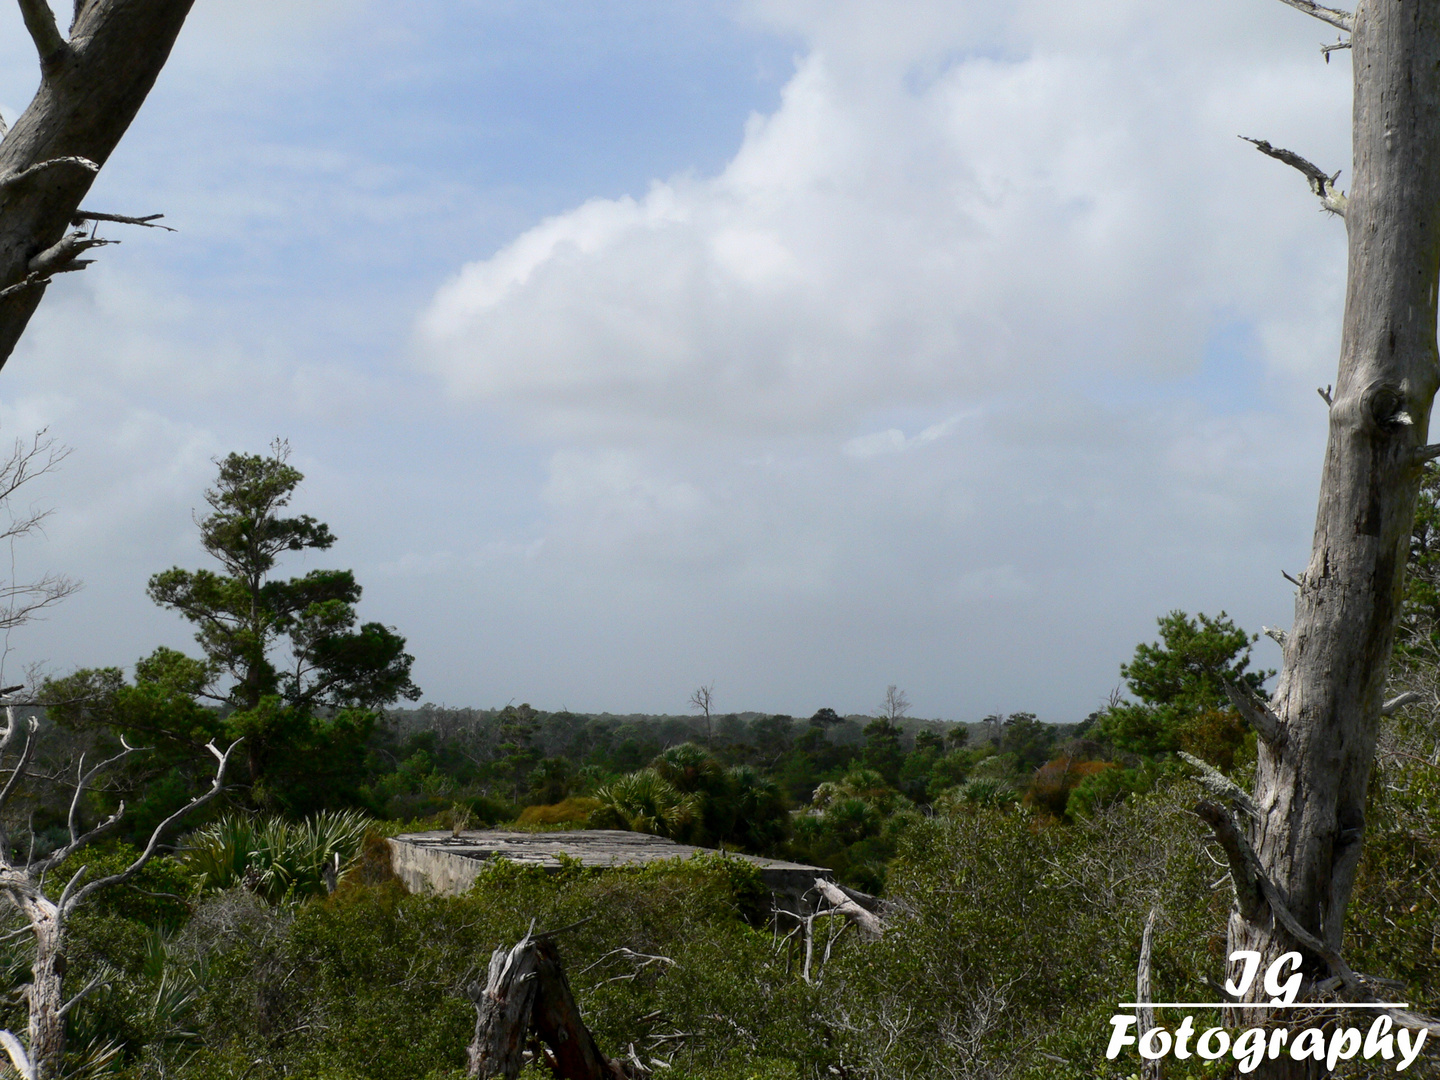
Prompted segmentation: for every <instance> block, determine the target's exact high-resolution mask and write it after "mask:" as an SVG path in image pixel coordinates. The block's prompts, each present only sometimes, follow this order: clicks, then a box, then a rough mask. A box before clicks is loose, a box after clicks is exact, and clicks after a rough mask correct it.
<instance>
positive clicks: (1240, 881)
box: [1195, 801, 1262, 919]
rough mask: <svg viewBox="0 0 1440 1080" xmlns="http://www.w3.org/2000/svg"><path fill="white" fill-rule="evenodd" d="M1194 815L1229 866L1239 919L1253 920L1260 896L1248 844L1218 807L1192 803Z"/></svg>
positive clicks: (1256, 912)
mask: <svg viewBox="0 0 1440 1080" xmlns="http://www.w3.org/2000/svg"><path fill="white" fill-rule="evenodd" d="M1195 814H1196V816H1197V817H1199V818H1200V820H1201V821H1203V822H1205V824H1207V825H1209V826H1210V830H1211V832H1213V833H1214V834H1215V839H1216V840H1217V841H1218V842H1219V844H1220V847H1221V849H1222V850H1223V851H1224V852H1225V857H1226V859H1227V860H1228V861H1229V863H1230V881H1231V883H1232V884H1233V885H1234V886H1235V902H1236V904H1237V905H1238V906H1239V908H1240V914H1241V916H1242V917H1243V918H1245V919H1252V918H1254V916H1255V915H1256V914H1258V913H1259V910H1260V901H1261V899H1262V894H1261V892H1260V887H1259V885H1258V884H1257V883H1256V881H1255V873H1256V866H1257V862H1256V859H1255V853H1254V851H1252V850H1251V848H1250V841H1248V840H1246V839H1245V835H1244V833H1242V832H1241V831H1240V830H1239V828H1237V827H1236V825H1235V821H1234V819H1233V818H1232V817H1231V816H1230V814H1229V812H1228V811H1227V810H1226V809H1225V808H1224V807H1223V806H1221V805H1220V804H1219V803H1213V802H1208V801H1206V802H1199V803H1196V804H1195Z"/></svg>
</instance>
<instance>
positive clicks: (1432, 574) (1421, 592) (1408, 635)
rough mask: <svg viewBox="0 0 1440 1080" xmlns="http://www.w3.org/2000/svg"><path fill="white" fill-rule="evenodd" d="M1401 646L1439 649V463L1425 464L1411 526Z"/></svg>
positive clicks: (1428, 651)
mask: <svg viewBox="0 0 1440 1080" xmlns="http://www.w3.org/2000/svg"><path fill="white" fill-rule="evenodd" d="M1398 630H1399V641H1398V647H1399V651H1400V652H1401V654H1402V655H1405V654H1412V655H1422V656H1428V657H1430V658H1432V659H1433V657H1434V656H1435V654H1436V651H1437V650H1440V467H1437V466H1436V465H1435V463H1434V462H1429V463H1427V464H1426V465H1425V469H1424V475H1423V477H1422V479H1421V482H1420V494H1419V497H1418V498H1417V499H1416V502H1415V524H1414V525H1413V526H1412V528H1411V530H1410V555H1409V559H1408V561H1407V563H1406V567H1405V601H1404V605H1403V607H1402V608H1401V614H1400V625H1399V628H1398Z"/></svg>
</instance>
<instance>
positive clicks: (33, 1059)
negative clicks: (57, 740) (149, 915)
mask: <svg viewBox="0 0 1440 1080" xmlns="http://www.w3.org/2000/svg"><path fill="white" fill-rule="evenodd" d="M21 727H22V725H21V723H20V722H19V720H18V719H17V718H16V716H15V706H14V705H13V704H11V705H7V706H6V708H5V725H4V727H3V728H0V899H3V901H4V902H6V903H8V904H9V905H10V906H11V907H13V908H14V909H15V910H17V911H18V912H20V914H22V915H23V916H24V917H25V919H26V921H27V922H28V923H29V928H30V932H31V934H32V935H33V936H34V939H35V960H34V962H33V963H32V964H31V965H30V983H29V985H27V986H26V987H25V990H24V994H25V1004H26V1009H27V1012H28V1013H29V1022H28V1024H27V1026H26V1042H25V1043H23V1044H22V1043H21V1042H20V1040H19V1038H17V1037H16V1035H15V1034H14V1032H12V1031H9V1030H0V1047H3V1049H4V1051H5V1053H6V1055H7V1056H8V1057H9V1059H10V1064H11V1066H12V1067H13V1068H14V1070H15V1072H17V1073H18V1074H19V1075H20V1076H21V1077H22V1078H23V1080H53V1078H54V1077H57V1076H59V1075H60V1071H61V1068H62V1066H63V1065H64V1061H65V1021H66V1017H67V1016H68V1015H69V1013H70V1011H71V1009H73V1008H74V1007H75V1005H76V1004H77V1003H79V1002H80V1001H81V1000H82V999H83V998H84V997H85V995H86V994H88V993H90V992H91V991H92V990H94V989H95V988H96V987H97V986H99V985H100V982H99V980H98V979H96V980H92V981H91V983H90V984H89V985H88V986H86V987H84V988H83V989H82V990H80V992H79V993H77V994H74V995H73V996H71V998H70V999H69V1000H68V1001H67V1000H66V999H65V995H64V981H65V969H66V966H67V961H66V957H65V939H66V932H67V929H68V925H69V921H70V918H71V917H72V916H73V915H74V913H75V911H76V909H78V908H79V907H80V905H81V904H83V903H84V902H85V901H86V900H88V899H89V898H90V897H91V896H93V895H94V894H95V893H96V892H98V891H99V890H101V889H104V888H107V887H109V886H111V885H120V884H123V883H125V882H126V881H129V880H130V879H131V878H132V877H134V876H135V875H136V874H137V873H139V872H140V870H141V868H143V867H144V865H145V864H146V863H147V862H149V861H150V859H152V858H153V857H154V856H155V852H156V851H157V850H158V849H159V845H160V840H161V838H162V837H164V836H165V835H166V833H167V832H168V831H169V829H170V828H171V827H172V826H174V825H175V824H177V823H178V822H179V821H180V819H181V818H182V817H184V816H185V815H186V814H188V813H190V811H192V810H195V809H198V808H199V807H201V806H204V805H205V804H206V803H208V802H209V801H210V800H211V799H213V798H215V796H217V795H218V794H220V792H221V791H222V790H223V788H224V784H225V768H226V765H227V764H228V763H229V760H230V754H231V753H232V752H233V751H234V749H235V745H237V744H232V745H231V746H230V748H229V749H228V750H226V751H225V752H224V753H221V751H220V750H218V749H216V747H215V745H214V744H213V743H212V744H209V745H208V749H209V750H210V752H211V753H213V754H214V755H215V758H216V761H217V766H216V769H215V779H214V782H213V783H212V784H211V785H210V788H209V790H207V791H206V792H205V793H204V794H202V795H198V796H196V797H195V798H193V799H191V800H190V801H189V802H188V803H186V804H185V805H184V806H183V807H181V808H180V809H179V810H177V811H176V812H175V813H173V814H171V815H170V816H169V817H167V818H166V819H165V820H164V821H162V822H161V823H160V824H159V825H157V826H156V827H155V830H154V831H153V832H152V833H151V834H150V840H149V843H147V844H146V845H145V850H144V851H142V852H141V853H140V854H139V855H138V856H137V857H136V858H135V859H134V860H133V861H132V862H131V863H130V865H129V866H127V867H126V868H125V869H124V870H121V871H119V872H117V873H114V874H107V875H105V876H104V877H99V878H95V879H93V880H91V881H86V880H85V877H86V870H87V867H85V866H81V867H80V868H79V869H78V870H76V871H75V873H74V874H73V875H72V876H71V878H70V880H69V881H68V882H67V883H65V885H64V887H63V889H62V890H61V892H60V896H59V899H54V900H52V899H51V898H50V897H48V896H46V895H45V889H44V886H45V878H46V875H47V874H49V873H50V872H51V871H52V870H54V869H55V868H56V867H57V866H59V865H60V864H61V863H63V862H64V861H65V860H66V859H68V858H69V857H70V856H72V855H74V854H76V853H77V852H79V851H82V850H84V849H85V848H86V847H88V846H89V845H90V844H91V843H93V842H94V841H95V840H98V839H99V838H100V837H101V836H103V835H104V834H105V833H106V832H107V831H108V830H110V829H111V828H113V827H114V826H115V825H116V824H117V823H118V822H119V821H120V819H121V817H122V816H123V815H124V813H125V804H124V803H121V804H120V806H119V808H118V809H117V810H116V811H115V812H114V813H113V814H111V815H110V816H109V817H107V818H106V819H105V820H104V821H101V822H100V823H99V824H97V825H95V826H93V827H92V828H90V829H84V828H82V827H81V824H80V807H81V804H82V803H83V802H84V800H85V796H86V793H87V792H88V791H90V790H91V789H92V788H93V786H94V784H95V781H96V780H97V779H99V778H100V777H102V776H103V775H104V774H105V773H106V772H107V771H108V770H109V769H110V768H111V767H112V766H114V765H116V764H118V763H119V762H121V761H123V760H124V759H125V758H127V757H129V756H130V755H131V754H133V753H135V749H134V748H133V747H130V746H125V745H124V740H121V743H122V747H123V749H122V750H121V752H120V753H119V754H116V755H115V756H114V757H112V758H109V759H108V760H104V761H101V762H100V763H99V764H97V765H93V766H91V767H90V768H88V769H87V768H86V767H85V758H84V756H83V755H82V756H81V758H80V762H79V765H78V766H77V768H76V771H75V792H74V795H73V796H72V798H71V800H70V813H69V817H68V820H67V826H68V831H69V839H68V840H67V841H66V842H65V843H64V844H62V845H61V846H60V847H59V848H57V849H56V850H55V851H52V852H51V853H50V854H49V855H46V856H43V857H41V858H29V859H26V860H24V861H21V860H19V859H16V858H14V857H13V856H12V850H13V848H14V847H15V846H16V845H14V844H13V843H12V839H13V838H12V837H11V836H10V834H9V833H8V831H7V829H6V828H5V826H4V822H5V821H6V820H8V817H9V816H10V815H14V813H15V806H14V802H13V800H14V798H15V796H16V793H17V790H18V789H20V788H21V787H22V786H23V785H26V784H34V783H36V782H37V780H49V779H50V778H46V777H39V776H37V774H36V773H35V771H34V768H33V766H34V748H35V733H36V730H37V727H38V721H36V720H35V719H33V718H32V719H31V720H30V721H29V722H28V723H27V724H25V725H23V727H24V729H25V742H24V745H23V748H22V749H21V750H20V752H19V755H18V757H16V758H14V759H12V758H11V756H10V755H11V754H12V753H13V752H14V749H15V745H14V744H15V740H16V738H17V737H18V736H19V734H20V731H21ZM7 773H8V775H6V774H7ZM57 884H58V883H57Z"/></svg>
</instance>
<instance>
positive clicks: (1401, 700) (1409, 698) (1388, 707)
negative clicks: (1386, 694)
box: [1380, 690, 1421, 716]
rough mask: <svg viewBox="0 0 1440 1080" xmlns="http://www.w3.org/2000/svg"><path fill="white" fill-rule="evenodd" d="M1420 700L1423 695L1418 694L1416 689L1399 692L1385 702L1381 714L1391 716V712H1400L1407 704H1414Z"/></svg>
mask: <svg viewBox="0 0 1440 1080" xmlns="http://www.w3.org/2000/svg"><path fill="white" fill-rule="evenodd" d="M1420 700H1421V695H1419V694H1417V693H1416V692H1415V691H1414V690H1406V691H1405V692H1404V693H1403V694H1397V695H1396V696H1395V697H1393V698H1391V699H1390V700H1389V701H1387V702H1385V704H1384V705H1381V706H1380V715H1381V716H1390V715H1391V714H1393V713H1395V712H1398V711H1399V710H1400V709H1403V708H1404V707H1405V706H1406V705H1414V704H1415V702H1417V701H1420Z"/></svg>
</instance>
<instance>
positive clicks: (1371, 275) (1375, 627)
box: [1201, 0, 1440, 1077]
mask: <svg viewBox="0 0 1440 1080" xmlns="http://www.w3.org/2000/svg"><path fill="white" fill-rule="evenodd" d="M1285 2H1286V3H1288V4H1290V5H1291V6H1292V7H1296V8H1300V9H1301V10H1303V11H1306V12H1307V13H1309V14H1311V15H1314V16H1316V17H1317V18H1320V19H1322V20H1323V21H1325V22H1327V23H1329V24H1331V25H1332V26H1336V27H1339V28H1340V29H1342V30H1344V31H1348V32H1350V34H1351V38H1350V45H1351V48H1352V50H1353V53H1352V58H1353V64H1354V94H1355V101H1354V121H1353V123H1354V132H1353V139H1354V182H1353V186H1352V189H1351V191H1350V193H1349V197H1348V199H1347V198H1346V197H1345V196H1344V195H1341V194H1339V193H1338V192H1337V190H1336V189H1335V186H1334V185H1335V177H1334V176H1328V175H1327V174H1325V173H1324V172H1323V171H1322V170H1320V169H1319V168H1317V167H1316V166H1314V165H1311V164H1310V163H1309V162H1308V161H1305V160H1304V159H1303V158H1300V157H1299V156H1298V155H1296V154H1293V153H1290V152H1289V151H1285V150H1278V149H1276V148H1275V147H1272V146H1270V144H1269V143H1265V142H1257V143H1256V145H1257V146H1258V147H1259V149H1260V150H1261V151H1263V152H1265V153H1267V154H1269V155H1270V156H1272V157H1276V158H1278V159H1279V160H1281V161H1284V162H1286V163H1287V164H1290V165H1292V166H1294V167H1296V168H1298V169H1299V170H1300V171H1301V172H1302V173H1304V174H1305V175H1306V177H1307V179H1308V180H1309V182H1310V186H1311V190H1312V191H1314V193H1315V194H1316V195H1317V196H1319V197H1320V199H1321V201H1322V204H1323V205H1324V207H1325V209H1327V210H1330V211H1331V212H1333V213H1337V214H1341V215H1343V217H1344V219H1345V226H1346V231H1347V234H1348V238H1349V264H1348V281H1347V288H1346V297H1345V314H1344V324H1343V328H1342V332H1341V349H1340V368H1339V374H1338V376H1337V379H1336V383H1335V387H1334V391H1333V396H1332V394H1331V393H1329V392H1328V391H1322V392H1321V396H1322V397H1324V398H1325V399H1326V402H1327V404H1328V405H1329V406H1330V414H1329V442H1328V445H1327V447H1326V451H1325V463H1324V472H1323V476H1322V480H1321V485H1320V500H1319V512H1318V515H1317V519H1316V524H1315V537H1314V543H1313V547H1312V551H1311V557H1310V563H1309V565H1308V566H1307V568H1306V570H1305V572H1304V574H1303V575H1302V577H1301V578H1300V581H1299V586H1300V587H1299V592H1298V594H1297V597H1296V601H1295V622H1294V625H1293V627H1292V628H1291V630H1290V631H1289V633H1288V634H1286V635H1285V636H1284V640H1283V644H1284V664H1283V667H1282V669H1281V674H1280V679H1279V683H1278V686H1277V688H1276V690H1275V694H1274V696H1273V697H1272V699H1271V700H1270V702H1269V703H1262V702H1260V701H1258V700H1254V699H1247V698H1245V697H1242V694H1243V691H1241V690H1236V691H1235V694H1234V700H1235V703H1236V705H1237V706H1238V707H1239V708H1240V709H1241V711H1242V712H1243V713H1244V715H1245V716H1246V717H1247V719H1248V720H1249V721H1250V723H1251V725H1252V726H1253V727H1254V728H1255V729H1256V731H1257V732H1258V734H1259V736H1260V747H1259V766H1258V771H1257V775H1256V779H1255V787H1254V796H1253V801H1250V804H1249V805H1245V804H1246V802H1247V801H1246V800H1243V799H1231V800H1229V802H1230V806H1229V807H1226V806H1221V805H1219V804H1218V803H1207V804H1203V805H1202V808H1201V811H1202V816H1203V817H1205V819H1206V820H1207V821H1208V822H1210V824H1211V825H1212V827H1213V828H1214V830H1215V834H1216V837H1217V839H1219V841H1220V842H1221V844H1222V845H1223V846H1224V847H1225V849H1226V853H1227V855H1228V856H1229V859H1230V864H1231V871H1232V878H1233V880H1234V882H1235V889H1236V905H1235V909H1234V911H1233V912H1232V914H1231V917H1230V925H1229V943H1230V950H1231V951H1232V952H1234V951H1236V950H1241V949H1249V950H1254V951H1256V952H1258V953H1260V955H1261V968H1262V970H1263V969H1264V967H1265V966H1267V965H1269V964H1270V963H1271V962H1273V961H1274V960H1275V959H1277V958H1278V957H1279V956H1280V955H1282V954H1283V953H1286V952H1289V951H1292V950H1293V951H1298V952H1300V953H1301V954H1302V956H1303V957H1304V972H1305V975H1306V978H1307V985H1309V986H1311V987H1313V986H1314V984H1316V983H1318V982H1321V981H1322V980H1324V979H1327V978H1330V977H1332V976H1333V977H1338V978H1339V979H1340V980H1341V981H1342V982H1343V984H1344V988H1345V993H1346V994H1347V995H1348V996H1350V997H1351V998H1352V999H1358V998H1361V997H1365V996H1368V995H1369V991H1368V989H1367V988H1366V986H1365V985H1364V982H1363V980H1362V979H1360V978H1359V977H1357V976H1355V975H1354V974H1353V973H1352V972H1350V970H1349V968H1348V967H1347V966H1346V965H1345V963H1344V961H1343V959H1341V956H1340V950H1341V946H1342V942H1343V934H1344V920H1345V909H1346V906H1347V904H1348V903H1349V900H1350V893H1351V888H1352V886H1353V884H1354V879H1355V871H1356V867H1357V865H1358V863H1359V859H1360V851H1361V842H1362V839H1363V836H1364V829H1365V814H1364V807H1365V791H1366V785H1367V782H1368V779H1369V775H1370V770H1371V765H1372V762H1373V758H1374V750H1375V739H1376V730H1377V727H1378V724H1379V719H1380V716H1381V712H1382V707H1383V696H1384V689H1385V677H1386V669H1387V667H1388V664H1389V659H1390V652H1391V646H1392V642H1393V638H1394V631H1395V624H1396V620H1397V618H1398V615H1399V611H1400V601H1401V590H1402V585H1403V580H1402V578H1403V573H1404V568H1405V559H1406V553H1407V550H1408V544H1409V538H1410V529H1411V522H1412V519H1413V516H1414V509H1415V497H1416V492H1417V490H1418V486H1419V482H1420V467H1421V465H1422V463H1423V462H1424V461H1426V460H1428V459H1429V458H1431V457H1435V456H1437V455H1440V448H1436V447H1426V446H1425V441H1426V440H1425V435H1426V430H1427V428H1428V425H1429V420H1430V409H1431V404H1432V401H1433V399H1434V396H1435V391H1436V387H1437V382H1440V370H1437V359H1440V354H1437V348H1436V325H1435V322H1436V285H1437V278H1440V6H1437V5H1435V4H1432V3H1394V2H1386V3H1381V2H1379V0H1361V2H1360V4H1359V6H1358V8H1357V10H1356V11H1355V13H1354V15H1353V16H1352V15H1350V14H1348V13H1346V12H1342V11H1335V10H1332V9H1329V8H1325V7H1321V6H1319V5H1317V4H1315V3H1313V2H1312V0H1285ZM1232 811H1240V812H1241V813H1242V815H1243V818H1245V819H1248V820H1241V819H1237V818H1235V817H1233V816H1232ZM1268 997H1269V995H1268V994H1267V993H1266V992H1265V990H1264V989H1263V987H1262V986H1261V985H1260V980H1258V979H1257V980H1255V982H1254V983H1253V984H1252V987H1251V990H1250V992H1249V993H1248V995H1247V996H1246V999H1245V1000H1246V1002H1258V1001H1262V1000H1266V999H1268ZM1372 1000H1373V998H1372ZM1271 1012H1272V1011H1271V1010H1265V1009H1250V1008H1245V1007H1243V1005H1242V1007H1241V1008H1239V1009H1238V1010H1236V1013H1237V1016H1236V1017H1235V1019H1237V1020H1239V1021H1240V1022H1242V1023H1245V1024H1263V1023H1266V1022H1267V1021H1270V1020H1271V1019H1272V1016H1271ZM1309 1067H1310V1066H1309V1065H1306V1064H1301V1063H1297V1062H1293V1061H1291V1060H1290V1059H1289V1058H1288V1057H1281V1058H1278V1059H1276V1060H1275V1061H1267V1062H1266V1063H1265V1064H1264V1065H1262V1066H1261V1070H1262V1072H1261V1073H1260V1075H1267V1076H1272V1077H1279V1076H1284V1077H1300V1076H1308V1075H1310V1073H1309V1072H1308V1071H1307V1069H1308V1068H1309Z"/></svg>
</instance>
